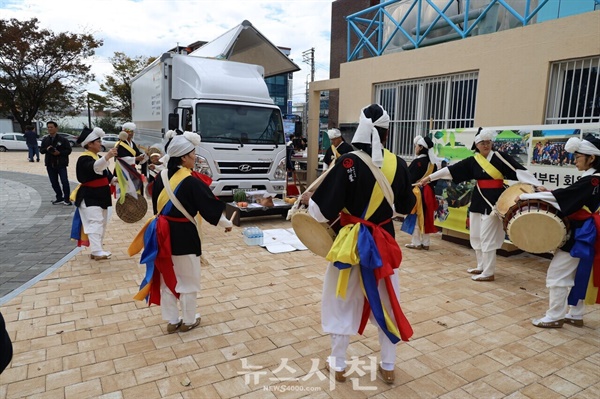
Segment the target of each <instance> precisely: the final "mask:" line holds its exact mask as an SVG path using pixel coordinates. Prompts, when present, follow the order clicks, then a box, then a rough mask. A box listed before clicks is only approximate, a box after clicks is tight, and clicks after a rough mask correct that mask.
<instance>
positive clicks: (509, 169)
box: [419, 128, 541, 281]
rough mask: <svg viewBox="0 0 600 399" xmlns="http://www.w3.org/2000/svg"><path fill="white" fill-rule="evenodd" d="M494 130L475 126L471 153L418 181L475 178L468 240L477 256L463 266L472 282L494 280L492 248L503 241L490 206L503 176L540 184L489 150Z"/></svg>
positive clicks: (501, 189) (501, 187)
mask: <svg viewBox="0 0 600 399" xmlns="http://www.w3.org/2000/svg"><path fill="white" fill-rule="evenodd" d="M495 139H496V132H495V131H494V130H490V129H481V128H480V129H479V131H478V132H477V135H476V136H475V142H474V143H473V147H472V148H471V149H474V150H475V155H474V156H471V157H469V158H466V159H463V160H462V161H460V162H457V163H455V164H453V165H450V166H448V167H445V168H443V169H441V170H438V171H437V172H435V173H433V174H431V175H430V176H429V177H425V178H424V179H422V180H421V181H420V182H419V184H420V185H421V186H422V185H424V184H429V183H431V182H432V181H435V180H439V179H446V180H452V181H453V182H454V183H457V184H458V183H461V182H463V181H467V180H471V179H475V180H477V185H476V186H475V188H474V189H473V194H472V195H471V205H470V207H469V221H470V234H469V238H470V242H471V247H473V249H474V250H475V255H476V257H477V267H475V268H470V269H467V272H468V273H471V274H474V276H472V277H471V278H472V279H473V280H474V281H494V278H495V277H494V274H495V272H496V250H497V249H498V248H500V247H501V246H502V243H503V242H504V237H505V232H504V228H503V226H502V220H501V219H500V218H499V217H498V216H497V215H496V214H495V213H494V212H493V207H494V205H495V204H496V202H497V201H498V198H499V197H500V195H502V193H503V192H504V190H505V189H506V188H505V187H504V179H508V180H518V181H520V182H522V183H529V184H533V185H534V186H541V183H540V182H539V181H538V180H537V179H536V178H535V177H534V176H533V175H532V174H531V173H530V172H528V171H527V169H525V168H524V167H523V166H522V165H521V164H519V163H518V162H517V161H515V160H514V159H513V157H511V156H510V155H508V154H507V153H505V152H500V151H493V150H492V146H493V144H494V140H495Z"/></svg>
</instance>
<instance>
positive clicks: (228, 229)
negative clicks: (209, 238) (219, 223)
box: [225, 227, 233, 233]
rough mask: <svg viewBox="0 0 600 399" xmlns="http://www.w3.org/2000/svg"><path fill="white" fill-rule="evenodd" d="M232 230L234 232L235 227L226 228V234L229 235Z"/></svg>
mask: <svg viewBox="0 0 600 399" xmlns="http://www.w3.org/2000/svg"><path fill="white" fill-rule="evenodd" d="M231 230H233V227H225V233H229V232H230V231H231Z"/></svg>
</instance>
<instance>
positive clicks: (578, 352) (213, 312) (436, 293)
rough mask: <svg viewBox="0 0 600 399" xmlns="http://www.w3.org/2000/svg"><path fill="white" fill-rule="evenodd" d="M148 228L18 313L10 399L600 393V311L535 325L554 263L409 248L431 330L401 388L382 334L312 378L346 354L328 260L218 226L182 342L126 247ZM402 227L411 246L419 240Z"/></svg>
mask: <svg viewBox="0 0 600 399" xmlns="http://www.w3.org/2000/svg"><path fill="white" fill-rule="evenodd" d="M13 156H15V155H14V154H13V153H4V154H0V165H1V167H2V168H1V169H2V170H6V169H7V168H12V169H22V168H21V166H22V165H20V163H21V162H20V160H19V158H20V157H21V156H20V155H19V157H16V158H15V160H14V161H13V160H12V158H10V157H13ZM7 159H8V160H10V162H7ZM17 163H19V165H16V164H17ZM23 163H26V161H25V162H23ZM30 165H31V164H30ZM26 166H29V165H26ZM27 172H28V173H38V174H43V173H41V172H40V171H39V170H37V169H36V170H30V171H27ZM148 216H150V215H149V214H148ZM140 225H141V222H139V223H137V224H126V223H124V222H122V221H121V220H119V219H118V218H116V216H115V217H113V218H112V219H111V220H110V223H109V228H108V232H107V240H106V248H107V249H108V250H110V251H112V252H113V257H112V259H110V260H108V261H99V262H98V261H92V260H90V258H89V250H84V251H82V252H80V253H78V254H76V255H75V256H74V257H73V258H72V259H71V260H70V261H68V262H66V263H65V264H64V265H62V266H61V267H60V268H58V269H57V270H55V271H54V272H53V273H52V274H50V275H49V276H47V277H45V278H44V279H42V280H41V281H39V282H38V283H36V284H35V285H34V286H32V287H30V288H28V289H27V290H26V291H24V292H23V293H21V294H20V295H18V296H17V297H15V298H13V299H12V300H10V301H9V302H8V303H6V304H5V305H4V306H2V308H1V310H2V313H3V314H4V317H5V318H6V321H7V328H8V331H9V333H10V336H11V339H12V340H13V343H14V349H15V355H14V357H13V361H12V363H11V365H10V366H9V368H7V369H6V370H5V371H4V373H3V374H2V375H1V376H0V398H2V399H3V398H25V397H27V398H77V399H79V398H144V399H151V398H167V397H168V398H244V399H250V398H300V397H310V398H377V399H392V398H448V399H449V398H500V397H509V398H567V397H575V398H590V399H591V398H597V397H598V394H599V392H600V339H599V337H600V311H599V310H598V308H597V307H588V310H587V312H588V313H587V314H586V316H585V323H586V325H585V327H583V328H576V327H573V326H567V325H565V326H564V327H563V328H561V329H539V328H536V327H534V326H532V325H531V323H530V320H531V319H532V318H534V317H537V316H540V315H542V314H543V312H544V311H545V309H546V307H547V302H548V298H547V289H546V288H545V284H544V279H545V272H546V269H547V266H548V262H549V261H548V260H547V259H544V258H540V257H536V256H533V255H529V254H521V255H517V256H513V257H510V258H502V257H499V259H498V266H497V275H496V281H495V282H486V283H482V282H479V283H478V282H474V281H471V279H470V275H469V274H467V273H466V271H465V270H466V269H467V268H468V267H472V265H473V264H474V263H475V260H474V254H473V251H472V250H470V249H468V248H466V247H463V246H460V245H456V244H452V243H449V242H446V241H442V240H441V239H440V236H439V235H436V236H434V237H433V239H432V243H431V250H429V251H410V250H403V255H404V259H403V262H402V266H401V269H402V273H401V287H402V293H401V298H402V307H403V310H404V311H405V313H406V314H407V317H408V319H409V320H410V321H411V323H412V325H413V328H414V331H415V334H414V336H413V338H412V339H411V341H410V342H407V343H401V344H400V345H399V347H398V352H397V365H396V382H395V383H394V384H392V385H387V384H385V383H384V382H383V381H381V380H380V379H378V378H372V375H371V373H370V372H369V371H368V369H367V367H368V366H370V364H369V362H370V357H373V356H377V355H378V352H379V344H378V341H377V331H376V329H375V328H374V327H373V326H372V325H370V324H369V326H368V327H367V329H366V330H365V334H364V336H355V337H353V338H352V340H351V344H350V347H349V353H348V355H349V356H358V357H360V360H362V361H363V362H364V364H363V367H361V368H359V371H360V372H356V373H354V374H353V375H352V376H351V378H350V379H349V380H348V381H346V382H345V383H337V384H333V385H332V383H331V382H330V381H329V380H327V379H323V380H321V379H320V378H319V377H320V376H321V375H320V374H318V373H317V374H315V375H312V376H309V374H310V373H311V370H313V366H314V365H315V364H316V366H318V369H319V370H320V371H321V372H323V373H324V372H325V371H324V364H325V363H324V362H325V359H326V357H327V356H328V354H329V345H330V344H329V337H328V336H327V335H325V334H323V332H322V330H321V325H320V306H321V301H320V298H321V286H322V282H323V274H324V271H325V261H324V260H323V259H322V258H320V257H317V256H315V255H313V254H311V253H310V252H309V251H297V252H292V253H286V254H277V255H273V254H270V253H269V252H267V251H266V250H265V249H262V248H260V247H254V246H253V247H250V246H246V245H245V244H244V242H243V239H242V235H241V228H234V231H233V232H232V233H228V234H226V233H224V232H223V231H222V229H220V228H216V227H213V226H206V225H205V226H204V237H203V250H204V255H203V257H204V259H203V265H202V267H203V269H202V291H201V292H200V293H199V298H198V303H199V311H200V312H201V313H202V324H201V325H200V327H198V328H196V329H194V330H191V331H189V332H187V333H175V334H171V335H167V334H166V323H165V322H164V321H162V320H161V316H160V308H159V307H156V306H153V307H147V306H146V305H145V303H143V302H136V301H134V300H133V299H132V296H133V295H134V294H135V293H136V292H137V289H138V285H139V283H140V280H141V278H142V276H143V273H144V267H143V266H142V265H139V264H138V262H139V255H138V256H136V257H134V258H129V257H128V256H127V255H126V252H125V251H126V248H127V246H128V244H129V242H130V240H131V238H132V237H133V236H134V234H135V233H137V230H138V228H139V227H140ZM250 225H257V226H259V227H261V228H262V229H270V228H288V227H290V224H289V222H286V221H285V220H283V219H282V218H280V217H277V216H273V217H268V218H262V219H255V220H253V219H244V220H243V221H242V226H241V227H242V228H243V227H245V226H250ZM396 227H397V239H398V242H399V243H400V244H401V246H402V248H404V244H405V243H408V242H410V237H409V236H408V235H406V234H404V233H401V232H400V231H399V226H396ZM249 366H252V367H253V368H250V367H249ZM248 373H254V375H244V374H248ZM307 376H309V378H307ZM289 379H297V380H289Z"/></svg>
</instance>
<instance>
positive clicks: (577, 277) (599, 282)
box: [519, 135, 600, 328]
mask: <svg viewBox="0 0 600 399" xmlns="http://www.w3.org/2000/svg"><path fill="white" fill-rule="evenodd" d="M565 150H566V151H568V152H570V153H574V154H575V166H576V167H577V170H581V171H584V172H583V175H582V176H581V178H580V179H579V180H577V181H576V182H575V183H573V184H571V185H570V186H568V187H565V188H557V189H555V190H552V191H547V190H546V189H545V188H544V187H540V188H539V190H540V191H541V192H537V193H531V194H521V195H520V196H519V199H523V200H526V199H540V200H543V201H545V202H548V203H550V204H552V206H554V207H555V208H556V209H558V210H559V211H561V212H562V213H563V214H564V215H567V217H568V219H569V226H570V229H571V236H570V238H569V239H568V240H567V242H566V243H565V244H564V245H563V246H562V247H560V248H559V249H557V250H556V252H555V253H554V257H553V258H552V261H551V262H550V266H549V267H548V273H547V275H546V287H548V294H549V302H550V306H549V309H548V310H547V311H546V314H545V315H544V317H542V318H540V319H536V320H533V321H532V323H533V325H534V326H536V327H540V328H560V327H562V325H563V324H564V323H565V322H566V323H568V324H572V325H574V326H577V327H583V314H584V310H585V306H584V303H585V304H589V305H591V304H594V303H600V294H599V292H600V291H599V290H598V288H599V287H600V213H599V212H600V140H599V139H597V138H595V137H594V136H593V135H588V136H586V137H585V138H584V139H583V140H580V139H579V138H575V137H573V138H570V139H569V141H567V143H566V144H565ZM594 237H595V240H594ZM590 276H593V278H592V279H590ZM589 284H591V287H590V286H589ZM571 287H572V288H571ZM569 305H570V309H569ZM567 311H568V313H567Z"/></svg>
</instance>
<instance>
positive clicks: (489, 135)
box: [475, 129, 498, 144]
mask: <svg viewBox="0 0 600 399" xmlns="http://www.w3.org/2000/svg"><path fill="white" fill-rule="evenodd" d="M497 135H498V133H496V131H495V130H492V129H483V130H481V132H479V134H478V135H476V136H475V144H477V143H480V142H482V141H488V140H489V141H494V140H496V136H497Z"/></svg>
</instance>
